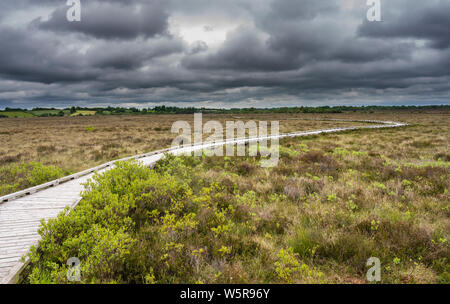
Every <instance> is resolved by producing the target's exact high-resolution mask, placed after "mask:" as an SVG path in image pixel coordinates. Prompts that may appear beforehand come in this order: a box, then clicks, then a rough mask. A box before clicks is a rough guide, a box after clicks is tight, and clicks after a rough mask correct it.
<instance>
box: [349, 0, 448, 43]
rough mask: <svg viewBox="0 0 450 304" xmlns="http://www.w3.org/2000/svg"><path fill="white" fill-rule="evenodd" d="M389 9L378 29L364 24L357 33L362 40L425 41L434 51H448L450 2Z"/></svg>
mask: <svg viewBox="0 0 450 304" xmlns="http://www.w3.org/2000/svg"><path fill="white" fill-rule="evenodd" d="M433 3H434V5H433ZM436 3H438V4H436ZM388 5H389V4H387V7H386V9H385V10H386V12H390V13H387V17H386V18H388V19H387V20H386V21H385V22H383V23H381V24H380V25H379V26H372V25H371V24H370V23H368V22H365V23H364V24H363V25H362V26H361V27H360V28H359V31H358V33H359V34H360V35H361V36H366V37H374V38H412V39H424V40H426V41H428V42H429V44H430V46H431V47H433V48H438V49H444V48H448V47H450V1H437V2H436V1H430V2H429V3H428V2H427V1H424V2H423V3H420V4H418V5H411V4H410V5H408V6H407V7H405V8H404V9H403V10H395V9H392V10H391V11H389V6H388Z"/></svg>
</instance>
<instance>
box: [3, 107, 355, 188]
mask: <svg viewBox="0 0 450 304" xmlns="http://www.w3.org/2000/svg"><path fill="white" fill-rule="evenodd" d="M297 117H304V118H308V119H315V118H317V117H319V116H317V117H316V116H313V115H304V116H298V115H280V114H278V115H239V116H235V115H204V117H203V120H204V122H206V121H208V120H218V121H220V122H221V123H222V124H223V126H225V121H229V120H243V121H245V122H246V121H249V120H255V121H258V120H279V121H280V132H282V133H285V132H293V131H302V130H314V129H319V128H333V127H335V126H349V125H361V123H352V122H332V121H308V120H297V119H296V118H297ZM324 117H326V116H324ZM178 120H184V121H188V122H189V123H190V125H191V127H192V128H193V115H151V116H150V115H146V116H82V117H44V118H17V119H16V118H3V119H0V142H1V143H2V145H0V181H1V183H0V195H5V194H8V193H12V192H15V191H19V190H22V189H24V188H27V187H31V186H35V185H38V184H41V183H44V182H46V181H49V180H52V179H56V178H58V177H62V176H64V175H68V174H69V173H74V172H79V171H82V170H84V169H88V168H92V167H94V166H96V165H99V164H102V163H105V162H108V161H111V160H114V159H119V158H123V157H127V156H132V155H136V154H140V153H146V152H151V151H154V150H159V149H162V148H168V147H170V145H171V143H172V141H173V139H174V138H175V137H176V134H173V133H171V127H172V124H173V122H175V121H178ZM192 132H193V130H192ZM208 136H209V135H208V134H204V137H205V138H206V137H208Z"/></svg>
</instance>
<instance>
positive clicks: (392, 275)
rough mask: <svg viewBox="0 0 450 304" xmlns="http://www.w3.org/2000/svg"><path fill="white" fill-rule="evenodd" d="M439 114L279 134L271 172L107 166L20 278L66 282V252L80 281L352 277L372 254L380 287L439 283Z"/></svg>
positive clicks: (224, 163)
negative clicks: (404, 123)
mask: <svg viewBox="0 0 450 304" xmlns="http://www.w3.org/2000/svg"><path fill="white" fill-rule="evenodd" d="M442 122H444V124H441V125H440V126H433V123H435V124H436V125H439V120H438V119H436V118H434V119H433V122H428V125H420V126H412V127H405V128H401V129H395V130H369V131H368V130H363V131H357V132H348V133H345V134H335V135H326V136H315V137H310V138H307V139H305V138H292V139H284V140H282V142H281V144H282V146H283V148H282V152H281V160H280V163H279V165H278V166H277V167H274V168H261V167H260V166H259V161H260V159H259V157H256V158H242V157H220V158H219V157H202V158H193V157H184V158H178V157H173V156H169V155H168V156H167V157H166V158H165V159H163V160H161V161H160V162H159V163H158V164H157V165H156V166H155V167H154V169H153V170H151V169H148V168H143V167H141V166H140V165H138V164H136V163H120V164H119V165H118V168H116V169H113V170H111V171H109V172H107V173H105V174H104V175H101V176H96V177H95V179H94V180H93V181H91V182H89V183H88V184H87V189H90V191H86V192H85V193H84V194H83V200H82V201H81V203H80V205H79V206H78V207H77V208H76V209H75V210H72V211H70V212H69V210H68V209H67V210H66V212H65V213H64V214H61V215H60V216H59V217H58V218H57V219H55V220H50V221H49V222H48V223H43V224H42V228H41V230H40V233H41V236H42V241H41V243H40V245H39V247H38V248H34V249H33V250H32V252H31V254H30V257H31V260H32V263H31V265H30V267H29V268H28V269H27V278H26V280H25V282H31V283H44V282H45V283H48V282H53V283H55V282H56V283H66V282H67V280H66V273H67V270H68V266H67V265H66V261H67V259H68V258H70V257H78V258H79V259H80V260H81V275H82V282H84V283H94V282H95V283H363V282H365V274H366V271H367V268H366V266H365V262H366V261H367V259H368V258H370V257H378V258H379V259H380V260H381V265H382V282H383V283H449V282H450V267H449V266H450V263H449V261H448V257H449V256H450V247H449V242H448V237H449V236H448V232H449V231H450V221H449V212H450V205H449V201H450V196H449V191H448V189H449V181H450V171H449V161H448V157H449V154H448V142H449V141H448V134H449V132H448V128H449V126H448V123H447V124H445V120H443V121H441V123H442ZM447 122H448V120H447ZM439 129H440V130H439ZM420 134H422V135H420ZM387 138H389V140H387ZM425 140H427V141H429V144H427V145H423V144H420V145H419V144H417V143H418V142H424V141H425ZM416 146H417V147H416Z"/></svg>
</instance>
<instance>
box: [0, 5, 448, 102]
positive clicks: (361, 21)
mask: <svg viewBox="0 0 450 304" xmlns="http://www.w3.org/2000/svg"><path fill="white" fill-rule="evenodd" d="M342 3H343V1H340V0H339V1H337V0H336V1H331V0H326V1H325V0H324V1H313V0H302V1H300V0H297V1H294V0H276V1H275V0H258V1H249V0H229V1H227V2H219V1H210V0H189V1H185V0H184V1H182V0H170V1H164V2H163V1H150V2H149V1H145V0H122V1H120V0H107V1H98V0H95V1H94V0H92V1H83V0H82V4H83V11H82V22H81V23H69V22H67V21H66V19H65V13H66V11H67V7H66V6H65V1H62V0H42V1H39V3H37V1H32V0H17V1H14V2H13V1H2V3H1V4H0V9H1V10H2V13H0V41H2V47H1V48H0V108H1V107H4V106H14V105H22V106H23V105H25V106H31V107H33V106H38V105H39V106H58V105H63V106H66V105H72V104H79V105H108V104H117V105H142V106H146V105H155V104H158V103H166V104H171V105H174V104H179V105H200V106H224V107H232V106H246V105H247V106H249V105H251V106H280V105H324V104H339V103H349V104H358V103H359V104H365V103H389V102H391V103H395V102H402V103H411V102H415V103H427V102H428V103H429V102H440V103H449V101H450V85H449V83H450V70H449V68H448V67H449V66H450V48H449V47H448V46H449V40H448V39H449V35H448V34H447V31H448V28H450V24H449V20H450V17H449V16H448V15H447V14H446V13H447V12H448V11H450V10H449V1H448V0H447V1H439V0H430V1H419V0H407V1H406V0H391V1H389V2H388V1H383V0H382V14H383V15H382V18H383V20H384V22H381V23H376V22H375V23H368V22H366V21H365V13H366V10H367V7H365V5H364V3H363V4H361V5H358V6H356V7H354V8H353V9H351V10H350V9H345V8H343V7H342V6H341V5H342ZM38 5H40V6H42V7H46V8H47V10H48V11H49V12H50V13H51V14H50V18H49V19H48V20H47V19H46V16H45V15H43V16H41V18H38V19H35V20H34V21H33V20H31V19H32V18H30V20H28V19H26V18H28V17H26V16H27V14H25V12H26V11H27V10H32V9H33V8H37V7H38ZM138 5H141V6H142V8H143V9H142V10H141V11H140V12H138V11H136V7H137V6H138ZM13 12H14V13H16V12H19V13H20V12H21V13H23V14H17V16H18V17H17V18H24V20H22V21H24V22H23V23H24V24H29V26H28V27H26V28H23V27H19V26H16V25H15V23H14V24H7V23H6V22H5V21H4V20H5V16H7V13H13ZM43 14H44V13H43ZM2 16H3V18H2ZM33 18H34V17H33ZM177 18H181V19H180V20H182V24H183V26H187V27H189V26H190V25H195V26H196V27H200V28H204V26H207V27H213V28H214V30H213V31H212V32H209V33H214V31H216V28H220V25H223V24H225V25H226V26H227V29H228V32H227V38H226V40H225V41H224V43H223V44H221V45H219V46H210V45H208V44H207V43H205V42H203V41H201V37H200V38H199V41H197V42H194V43H190V44H189V43H188V42H187V41H183V37H179V36H178V34H177V33H176V32H172V28H171V25H170V24H171V22H174V23H177V22H178V21H179V20H178V19H177ZM217 19H220V20H219V21H220V22H218V20H217ZM199 20H200V21H199ZM191 23H192V24H191ZM218 25H219V26H218ZM423 41H425V42H426V43H425V44H424V43H423Z"/></svg>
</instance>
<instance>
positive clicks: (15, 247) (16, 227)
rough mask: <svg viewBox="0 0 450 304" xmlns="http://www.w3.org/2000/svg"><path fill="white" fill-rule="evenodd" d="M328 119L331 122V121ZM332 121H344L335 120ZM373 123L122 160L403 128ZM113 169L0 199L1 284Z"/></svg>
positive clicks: (150, 160) (145, 161)
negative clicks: (94, 180)
mask: <svg viewBox="0 0 450 304" xmlns="http://www.w3.org/2000/svg"><path fill="white" fill-rule="evenodd" d="M330 120H331V119H330ZM333 121H345V120H337V119H334V120H333ZM360 122H365V123H372V125H364V126H360V127H346V128H335V129H326V130H317V131H307V132H296V133H290V134H282V135H278V136H268V137H265V138H246V139H234V140H231V141H224V142H217V143H205V144H202V145H196V146H188V147H183V148H172V149H165V150H160V151H155V152H150V153H147V154H143V155H139V156H135V157H130V158H125V159H123V160H129V159H137V160H139V161H140V162H142V163H143V164H144V165H146V166H151V165H152V164H154V163H155V162H156V161H158V160H159V159H161V158H162V157H163V156H164V153H166V152H168V153H172V154H181V153H183V152H191V151H195V150H199V149H205V148H210V147H214V146H223V145H225V144H236V143H243V142H250V141H258V140H263V139H269V140H270V139H273V138H283V137H297V136H308V135H316V134H323V133H335V132H341V131H348V130H357V129H373V128H395V127H401V126H405V125H406V124H403V123H395V122H381V121H360ZM113 167H114V162H110V163H106V164H104V165H101V166H98V167H95V168H92V169H89V170H86V171H83V172H80V173H77V174H74V175H71V176H68V177H65V178H62V179H59V180H56V181H53V182H50V183H46V184H44V185H41V186H37V187H34V188H30V189H26V190H23V191H20V192H17V193H14V194H10V195H7V196H3V197H0V283H2V284H8V283H16V282H17V280H18V277H19V275H20V272H21V271H22V270H23V268H24V267H25V266H26V264H27V262H28V261H27V260H26V261H25V262H24V263H23V262H21V257H22V256H24V255H25V254H26V253H27V252H28V250H29V248H30V247H31V246H32V245H37V244H38V242H39V239H40V236H39V234H38V228H39V225H40V221H41V220H42V219H44V220H48V219H50V218H55V217H56V216H57V215H58V214H59V213H60V212H61V211H62V210H64V208H65V207H67V206H69V207H71V208H75V207H76V205H77V204H78V202H79V201H80V200H81V192H82V191H83V190H84V187H83V183H85V182H86V181H87V180H88V179H89V178H91V177H92V176H93V174H94V172H99V173H101V172H103V171H106V170H109V169H111V168H113Z"/></svg>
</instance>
